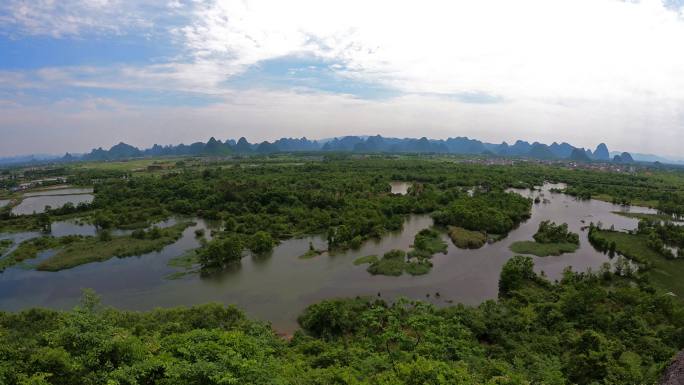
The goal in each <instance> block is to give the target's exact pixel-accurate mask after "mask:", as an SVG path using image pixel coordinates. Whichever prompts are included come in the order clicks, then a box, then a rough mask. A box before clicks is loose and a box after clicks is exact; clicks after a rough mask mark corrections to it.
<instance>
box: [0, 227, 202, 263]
mask: <svg viewBox="0 0 684 385" xmlns="http://www.w3.org/2000/svg"><path fill="white" fill-rule="evenodd" d="M191 224H192V223H191V222H183V223H179V224H176V225H174V226H171V227H168V228H165V229H158V228H157V229H156V230H154V229H153V230H150V231H149V232H148V233H147V235H146V236H145V237H142V238H140V237H133V236H129V235H126V236H120V237H112V238H111V239H106V240H103V239H101V238H100V237H84V236H66V237H60V238H55V237H51V236H45V237H40V238H34V239H31V240H28V241H25V242H22V243H21V244H20V245H19V247H17V249H16V250H14V252H12V253H11V254H10V255H9V256H7V257H6V258H3V260H2V264H1V265H0V268H1V269H4V268H7V267H9V266H12V265H14V264H17V263H20V262H23V261H25V260H28V259H32V258H36V257H37V256H38V254H39V253H40V252H42V251H45V250H49V249H59V250H58V251H57V253H55V255H53V256H51V257H49V258H47V259H46V260H44V261H42V262H40V263H39V264H38V265H37V266H36V269H38V270H43V271H59V270H64V269H69V268H72V267H75V266H79V265H83V264H86V263H90V262H98V261H105V260H108V259H110V258H113V257H129V256H133V255H142V254H147V253H150V252H153V251H159V250H161V249H162V248H164V246H167V245H169V244H171V243H173V242H175V241H177V240H178V239H179V238H180V237H181V235H182V234H183V230H185V228H187V227H188V226H190V225H191ZM152 234H153V235H152Z"/></svg>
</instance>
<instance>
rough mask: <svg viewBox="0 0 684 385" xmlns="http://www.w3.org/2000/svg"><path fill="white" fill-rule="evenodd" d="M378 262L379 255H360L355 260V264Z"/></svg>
mask: <svg viewBox="0 0 684 385" xmlns="http://www.w3.org/2000/svg"><path fill="white" fill-rule="evenodd" d="M376 262H378V256H377V255H366V256H365V257H358V258H356V259H355V260H354V266H358V265H365V264H367V263H371V264H372V263H376Z"/></svg>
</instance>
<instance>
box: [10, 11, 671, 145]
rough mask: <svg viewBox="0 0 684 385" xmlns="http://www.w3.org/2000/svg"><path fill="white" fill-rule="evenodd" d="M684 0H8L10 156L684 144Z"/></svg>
mask: <svg viewBox="0 0 684 385" xmlns="http://www.w3.org/2000/svg"><path fill="white" fill-rule="evenodd" d="M682 41H684V3H683V2H682V1H681V0H667V1H664V2H663V1H662V0H641V1H629V2H625V1H620V0H568V1H561V0H518V1H509V0H481V1H462V2H443V1H436V0H435V1H430V0H428V1H420V2H418V1H384V0H380V1H374V2H371V3H369V2H364V1H360V0H350V1H344V2H337V1H330V2H328V1H326V2H321V1H314V0H295V1H292V2H282V1H269V0H235V1H219V0H192V1H190V0H188V1H182V0H169V1H152V0H137V1H132V0H81V1H75V0H61V1H54V0H33V1H28V0H5V1H3V2H2V3H1V4H0V156H11V155H17V154H26V153H63V152H66V151H71V152H84V151H88V150H89V149H90V148H93V147H99V146H104V147H107V146H111V145H112V144H115V143H118V142H119V141H125V142H128V143H131V144H134V145H137V146H150V145H152V144H153V143H160V144H176V143H180V142H185V143H190V142H194V141H197V140H206V139H207V138H209V137H210V136H215V137H217V138H220V139H226V138H237V137H240V136H246V137H247V138H248V139H250V140H251V141H261V140H273V139H276V138H278V137H281V136H293V137H301V136H307V137H310V138H324V137H331V136H339V135H349V134H360V135H363V134H376V133H379V134H382V135H385V136H397V137H420V136H428V137H434V138H447V137H450V136H470V137H475V138H478V139H482V140H486V141H491V142H501V141H504V140H505V141H509V142H510V141H513V140H515V139H525V140H530V141H534V140H538V141H543V142H552V141H567V142H570V143H573V144H575V145H578V146H585V147H594V146H596V144H597V143H600V142H604V141H605V142H607V143H608V144H609V146H610V147H611V148H614V149H620V150H627V151H634V152H653V153H658V154H663V155H670V156H679V155H680V148H679V147H680V146H679V143H682V142H683V141H684V50H682V49H681V42H682Z"/></svg>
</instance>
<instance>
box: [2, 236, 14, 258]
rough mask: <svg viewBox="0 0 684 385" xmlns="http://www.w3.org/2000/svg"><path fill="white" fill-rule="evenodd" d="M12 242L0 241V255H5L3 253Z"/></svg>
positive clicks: (8, 240)
mask: <svg viewBox="0 0 684 385" xmlns="http://www.w3.org/2000/svg"><path fill="white" fill-rule="evenodd" d="M13 243H14V242H12V240H11V239H3V240H0V255H2V254H5V251H7V249H9V248H10V246H12V244H13Z"/></svg>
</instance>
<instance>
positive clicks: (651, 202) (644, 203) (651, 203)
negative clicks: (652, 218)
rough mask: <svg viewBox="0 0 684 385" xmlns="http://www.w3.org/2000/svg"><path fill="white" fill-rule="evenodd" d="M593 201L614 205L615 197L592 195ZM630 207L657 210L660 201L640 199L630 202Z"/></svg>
mask: <svg viewBox="0 0 684 385" xmlns="http://www.w3.org/2000/svg"><path fill="white" fill-rule="evenodd" d="M591 199H596V200H599V201H604V202H608V203H614V200H615V197H613V196H612V195H608V194H592V195H591ZM630 206H641V207H649V208H656V207H658V201H657V200H645V199H638V198H634V199H631V200H630Z"/></svg>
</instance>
